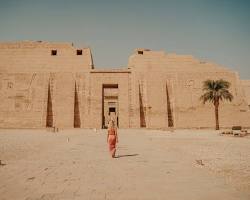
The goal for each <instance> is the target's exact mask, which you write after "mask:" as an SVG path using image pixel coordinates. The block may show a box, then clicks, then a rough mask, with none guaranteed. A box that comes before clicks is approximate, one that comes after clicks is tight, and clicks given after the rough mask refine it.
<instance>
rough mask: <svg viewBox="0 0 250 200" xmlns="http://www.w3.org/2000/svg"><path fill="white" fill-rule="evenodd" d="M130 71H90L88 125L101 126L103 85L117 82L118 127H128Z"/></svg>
mask: <svg viewBox="0 0 250 200" xmlns="http://www.w3.org/2000/svg"><path fill="white" fill-rule="evenodd" d="M129 75H130V73H128V72H124V73H116V72H113V73H112V72H111V73H105V72H104V73H102V72H98V71H92V72H91V74H90V85H91V87H90V90H91V91H90V99H91V100H90V103H89V109H90V116H89V119H90V121H89V123H88V126H89V127H95V128H101V127H102V106H103V105H102V101H103V93H102V92H103V85H104V84H106V85H112V84H113V85H114V84H118V93H119V96H118V103H119V127H120V128H128V127H129V120H130V114H129V108H130V107H129V95H128V94H129V92H128V91H129V87H128V81H129Z"/></svg>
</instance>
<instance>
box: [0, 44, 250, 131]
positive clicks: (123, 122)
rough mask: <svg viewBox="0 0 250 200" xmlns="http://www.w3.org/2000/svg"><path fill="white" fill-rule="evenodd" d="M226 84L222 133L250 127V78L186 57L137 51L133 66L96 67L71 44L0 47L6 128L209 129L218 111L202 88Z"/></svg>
mask: <svg viewBox="0 0 250 200" xmlns="http://www.w3.org/2000/svg"><path fill="white" fill-rule="evenodd" d="M220 78H222V79H225V80H227V81H229V82H230V83H231V84H232V86H231V88H230V91H231V93H232V94H233V95H234V100H233V101H232V102H223V103H221V105H220V125H221V127H231V126H233V125H241V126H244V127H250V80H244V81H242V80H240V79H239V76H238V74H237V73H236V72H233V71H230V70H228V69H226V68H223V67H221V66H218V65H216V64H212V63H208V62H203V61H199V60H197V59H195V58H193V57H192V56H189V55H176V54H167V53H165V52H163V51H151V50H149V49H137V50H135V52H134V54H133V55H131V56H130V58H129V62H128V67H126V68H117V69H94V64H93V59H92V55H91V50H90V48H81V49H77V48H75V47H73V45H72V44H69V43H49V42H43V41H21V42H15V43H0V102H1V103H0V127H1V128H44V127H58V128H73V127H74V128H104V127H106V126H107V122H108V120H109V119H110V118H113V119H115V120H116V123H117V124H118V126H119V127H120V128H140V127H141V128H143V127H145V128H152V129H168V128H211V127H214V126H215V119H214V107H213V105H212V104H206V105H203V104H202V102H201V101H200V100H199V97H200V96H201V94H202V82H203V81H204V80H206V79H220Z"/></svg>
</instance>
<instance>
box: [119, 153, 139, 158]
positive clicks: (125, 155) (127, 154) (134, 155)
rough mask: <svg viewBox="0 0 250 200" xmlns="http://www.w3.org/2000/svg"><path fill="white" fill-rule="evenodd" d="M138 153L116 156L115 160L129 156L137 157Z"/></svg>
mask: <svg viewBox="0 0 250 200" xmlns="http://www.w3.org/2000/svg"><path fill="white" fill-rule="evenodd" d="M138 155H139V154H138V153H135V154H124V155H117V156H115V158H122V157H130V156H138Z"/></svg>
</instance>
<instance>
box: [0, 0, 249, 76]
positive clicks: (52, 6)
mask: <svg viewBox="0 0 250 200" xmlns="http://www.w3.org/2000/svg"><path fill="white" fill-rule="evenodd" d="M17 40H46V41H59V42H60V41H62V42H73V43H74V44H75V46H83V45H85V46H86V45H87V46H90V47H91V49H92V53H93V57H94V62H95V66H96V68H99V67H120V66H127V62H128V57H129V55H130V54H131V53H132V52H133V50H134V49H135V48H138V47H143V48H149V49H153V50H165V51H166V52H170V53H173V52H175V53H177V54H192V55H193V56H195V57H197V58H199V59H205V60H209V61H212V62H216V63H218V64H221V65H224V66H226V67H228V68H230V69H233V70H235V71H238V72H239V73H240V77H241V78H242V79H250V1H247V0H144V1H143V0H137V1H136V0H99V1H98V0H89V1H87V0H68V1H66V0H61V1H60V0H6V1H3V0H0V41H17Z"/></svg>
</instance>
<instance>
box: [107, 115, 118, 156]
mask: <svg viewBox="0 0 250 200" xmlns="http://www.w3.org/2000/svg"><path fill="white" fill-rule="evenodd" d="M107 143H108V145H109V152H110V154H111V156H112V158H115V152H116V143H118V135H117V128H116V126H115V121H114V120H112V119H111V120H110V121H109V123H108V135H107Z"/></svg>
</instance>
